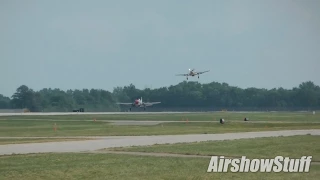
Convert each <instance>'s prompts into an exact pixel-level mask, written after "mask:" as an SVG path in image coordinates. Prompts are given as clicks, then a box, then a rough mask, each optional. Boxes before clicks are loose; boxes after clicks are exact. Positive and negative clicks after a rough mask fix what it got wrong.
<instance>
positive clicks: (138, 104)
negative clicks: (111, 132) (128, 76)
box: [117, 97, 161, 111]
mask: <svg viewBox="0 0 320 180" xmlns="http://www.w3.org/2000/svg"><path fill="white" fill-rule="evenodd" d="M159 103H161V102H142V97H141V98H140V99H136V100H134V102H133V103H117V104H122V105H128V106H131V107H130V111H131V108H132V107H143V108H144V110H146V107H147V106H152V105H154V104H159Z"/></svg>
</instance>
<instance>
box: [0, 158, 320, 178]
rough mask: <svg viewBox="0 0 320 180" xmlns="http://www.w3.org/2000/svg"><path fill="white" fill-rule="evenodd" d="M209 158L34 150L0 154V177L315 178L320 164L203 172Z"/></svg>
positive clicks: (319, 169) (318, 172) (205, 169)
mask: <svg viewBox="0 0 320 180" xmlns="http://www.w3.org/2000/svg"><path fill="white" fill-rule="evenodd" d="M209 161H210V159H209V158H208V159H205V158H180V157H152V156H133V155H123V154H122V155H117V154H84V153H63V154H37V155H12V156H0V178H1V179H3V180H21V179H23V180H37V179H48V180H50V179H64V180H82V179H112V180H118V179H119V180H120V179H121V180H122V179H130V180H143V179H153V180H160V179H161V180H162V179H175V180H191V179H203V180H209V179H243V180H256V179H266V180H268V179H270V180H283V179H290V180H304V179H308V180H310V179H311V180H312V179H318V178H319V175H320V166H319V165H311V167H310V172H309V173H282V172H281V173H260V172H257V173H232V172H228V173H207V172H206V171H207V168H208V165H209Z"/></svg>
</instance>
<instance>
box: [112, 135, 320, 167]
mask: <svg viewBox="0 0 320 180" xmlns="http://www.w3.org/2000/svg"><path fill="white" fill-rule="evenodd" d="M319 140H320V136H311V135H301V136H300V135H299V136H289V137H266V138H255V139H240V140H226V141H208V142H197V143H179V144H164V145H153V146H136V147H127V148H110V149H107V150H113V151H130V152H156V153H174V154H194V155H209V156H212V155H217V156H220V155H221V156H229V157H241V156H247V157H248V158H273V157H275V156H278V155H282V156H288V157H290V158H301V156H306V155H312V156H313V159H312V160H313V161H320V143H319Z"/></svg>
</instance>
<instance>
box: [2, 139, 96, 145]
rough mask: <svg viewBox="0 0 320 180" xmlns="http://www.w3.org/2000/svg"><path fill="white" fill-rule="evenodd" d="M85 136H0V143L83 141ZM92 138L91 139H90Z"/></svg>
mask: <svg viewBox="0 0 320 180" xmlns="http://www.w3.org/2000/svg"><path fill="white" fill-rule="evenodd" d="M83 140H89V139H85V138H32V139H20V138H17V139H12V138H0V145H4V144H24V143H41V142H59V141H83ZM90 140H92V139H90Z"/></svg>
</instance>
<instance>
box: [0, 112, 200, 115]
mask: <svg viewBox="0 0 320 180" xmlns="http://www.w3.org/2000/svg"><path fill="white" fill-rule="evenodd" d="M181 113H183V114H186V113H204V112H28V113H0V116H57V115H93V114H109V115H114V114H128V115H129V114H181Z"/></svg>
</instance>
